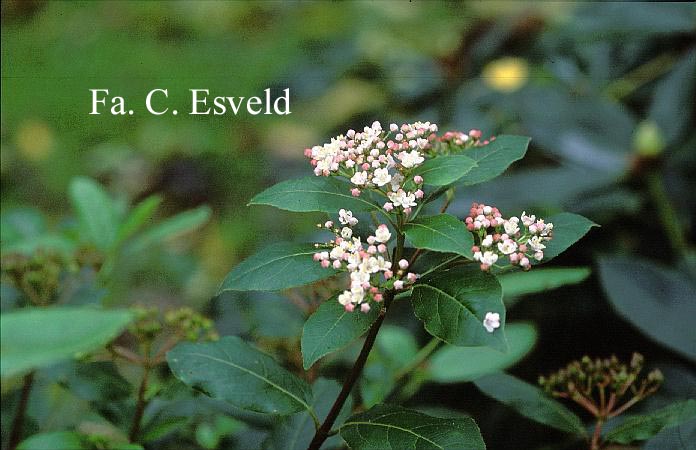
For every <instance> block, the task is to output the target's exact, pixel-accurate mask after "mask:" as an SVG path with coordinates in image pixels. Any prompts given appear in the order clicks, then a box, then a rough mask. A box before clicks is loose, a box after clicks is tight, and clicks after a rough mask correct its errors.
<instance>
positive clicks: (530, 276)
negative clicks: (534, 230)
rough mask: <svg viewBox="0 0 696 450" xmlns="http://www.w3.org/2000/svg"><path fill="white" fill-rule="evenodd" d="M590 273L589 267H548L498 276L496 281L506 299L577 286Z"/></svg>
mask: <svg viewBox="0 0 696 450" xmlns="http://www.w3.org/2000/svg"><path fill="white" fill-rule="evenodd" d="M590 273H591V270H590V268H589V267H549V268H539V269H534V270H532V271H530V272H510V273H506V274H503V275H498V281H499V282H500V285H501V286H502V287H503V296H505V297H506V298H507V297H514V296H518V295H529V294H535V293H537V292H543V291H549V290H551V289H556V288H559V287H561V286H565V285H569V284H577V283H580V282H582V281H584V280H585V279H586V278H587V277H588V276H590Z"/></svg>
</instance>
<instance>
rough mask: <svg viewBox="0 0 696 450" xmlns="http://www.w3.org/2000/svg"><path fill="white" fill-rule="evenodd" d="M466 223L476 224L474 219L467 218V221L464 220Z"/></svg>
mask: <svg viewBox="0 0 696 450" xmlns="http://www.w3.org/2000/svg"><path fill="white" fill-rule="evenodd" d="M464 222H465V223H474V219H473V217H467V218H466V219H464Z"/></svg>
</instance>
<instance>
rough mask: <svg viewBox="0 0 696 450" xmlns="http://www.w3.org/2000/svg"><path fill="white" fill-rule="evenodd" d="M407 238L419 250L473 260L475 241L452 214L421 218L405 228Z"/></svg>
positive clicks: (462, 223)
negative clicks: (451, 254) (455, 254)
mask: <svg viewBox="0 0 696 450" xmlns="http://www.w3.org/2000/svg"><path fill="white" fill-rule="evenodd" d="M404 232H405V233H406V237H407V238H408V239H409V241H411V243H412V244H413V245H414V246H415V247H417V248H423V249H426V250H433V251H436V252H445V253H457V254H459V255H462V256H465V257H467V258H469V259H471V257H472V255H471V246H472V245H474V239H473V237H472V235H471V232H469V230H467V229H466V225H465V224H464V222H462V221H461V220H459V219H457V218H456V217H454V216H452V215H450V214H439V215H437V216H429V217H419V218H417V219H416V220H414V221H413V222H409V223H407V224H406V225H405V226H404Z"/></svg>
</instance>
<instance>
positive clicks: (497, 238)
mask: <svg viewBox="0 0 696 450" xmlns="http://www.w3.org/2000/svg"><path fill="white" fill-rule="evenodd" d="M500 238H501V236H500V233H495V234H494V235H493V242H498V241H499V240H500Z"/></svg>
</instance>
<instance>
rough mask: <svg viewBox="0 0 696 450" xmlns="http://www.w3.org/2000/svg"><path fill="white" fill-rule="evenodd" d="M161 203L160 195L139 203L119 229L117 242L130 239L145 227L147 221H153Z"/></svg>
mask: <svg viewBox="0 0 696 450" xmlns="http://www.w3.org/2000/svg"><path fill="white" fill-rule="evenodd" d="M160 203H162V197H160V196H158V195H152V196H150V197H148V198H146V199H145V200H143V201H142V202H140V203H138V205H137V206H135V207H134V208H133V210H132V211H131V212H130V213H129V214H128V216H127V217H126V220H125V221H124V222H123V223H122V224H121V226H120V227H119V229H118V236H117V241H118V242H122V241H123V240H125V239H128V238H129V237H131V236H132V235H133V234H134V233H135V232H136V231H138V230H139V229H140V228H141V227H142V226H143V225H145V223H146V222H147V221H149V220H152V215H153V214H154V213H155V211H156V210H157V207H158V206H159V204H160Z"/></svg>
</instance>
